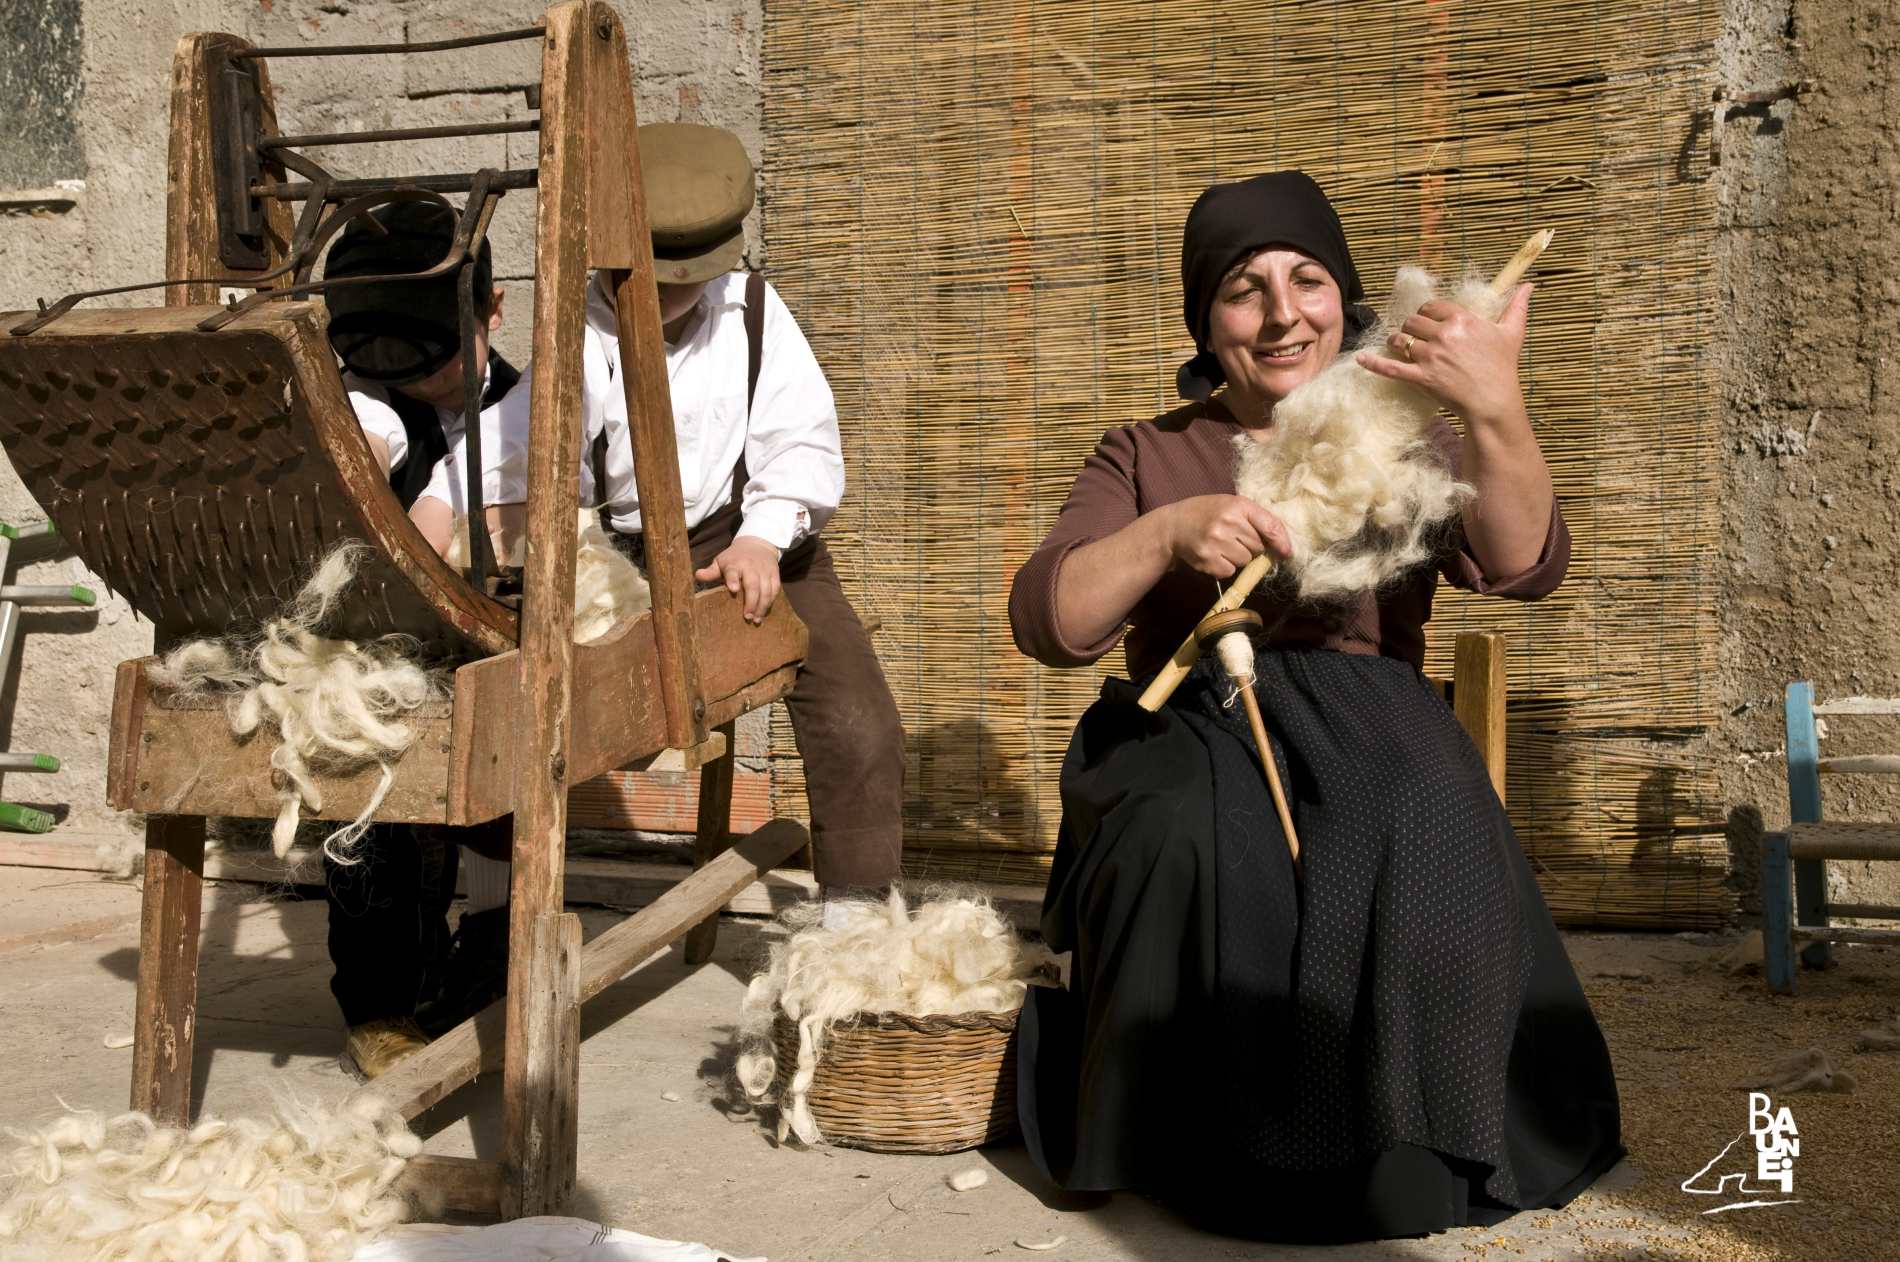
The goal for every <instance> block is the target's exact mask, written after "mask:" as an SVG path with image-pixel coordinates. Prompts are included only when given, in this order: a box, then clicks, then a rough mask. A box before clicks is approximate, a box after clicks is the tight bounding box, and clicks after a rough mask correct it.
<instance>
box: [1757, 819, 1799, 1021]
mask: <svg viewBox="0 0 1900 1262" xmlns="http://www.w3.org/2000/svg"><path fill="white" fill-rule="evenodd" d="M1788 878H1789V873H1788V834H1787V833H1769V834H1768V835H1767V836H1765V837H1763V838H1762V845H1761V940H1762V961H1761V968H1762V975H1763V976H1764V977H1765V978H1767V980H1768V989H1769V990H1770V991H1771V992H1772V993H1774V994H1777V995H1792V994H1793V993H1794V974H1795V967H1794V908H1793V907H1792V906H1791V905H1790V899H1791V898H1792V893H1791V891H1790V890H1789V888H1788Z"/></svg>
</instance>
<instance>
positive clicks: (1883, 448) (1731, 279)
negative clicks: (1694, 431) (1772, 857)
mask: <svg viewBox="0 0 1900 1262" xmlns="http://www.w3.org/2000/svg"><path fill="white" fill-rule="evenodd" d="M1728 9H1729V11H1728V23H1727V31H1726V33H1725V38H1724V41H1723V46H1722V50H1721V59H1722V62H1721V64H1722V71H1723V82H1724V83H1725V84H1726V85H1727V86H1728V88H1729V90H1730V91H1731V92H1733V93H1746V92H1752V91H1758V90H1762V89H1772V88H1779V87H1782V86H1784V85H1791V84H1796V83H1800V82H1802V81H1804V80H1805V81H1810V82H1811V83H1812V88H1811V90H1809V91H1807V92H1806V93H1805V94H1803V95H1800V96H1799V97H1797V98H1796V99H1794V100H1791V101H1784V102H1781V103H1778V104H1775V105H1772V106H1769V107H1766V108H1760V109H1753V110H1748V111H1744V112H1739V113H1736V114H1733V115H1731V120H1730V121H1729V122H1728V123H1727V124H1726V126H1725V127H1724V129H1723V134H1722V136H1721V143H1722V153H1723V161H1722V164H1721V166H1720V167H1719V168H1717V175H1716V178H1718V179H1720V180H1721V181H1722V198H1721V200H1722V205H1723V208H1724V209H1723V214H1722V219H1721V222H1720V224H1719V229H1718V234H1717V238H1716V242H1717V244H1716V259H1715V263H1716V266H1717V267H1718V268H1719V269H1720V277H1721V285H1722V306H1723V309H1724V318H1723V320H1721V321H1720V322H1719V324H1718V328H1717V330H1716V331H1715V333H1716V336H1715V342H1714V350H1715V353H1716V355H1717V360H1716V366H1717V372H1718V375H1719V380H1720V382H1721V389H1722V391H1723V398H1724V404H1725V419H1726V426H1727V428H1726V433H1725V437H1726V439H1727V442H1726V451H1725V461H1726V466H1727V467H1726V469H1725V470H1724V472H1725V479H1724V482H1723V487H1722V495H1723V506H1722V507H1723V524H1724V530H1723V553H1722V557H1721V565H1720V569H1719V572H1720V574H1721V624H1722V652H1721V662H1722V686H1723V689H1724V696H1725V698H1726V702H1727V704H1726V707H1725V708H1726V710H1727V711H1728V718H1727V720H1726V721H1725V723H1724V725H1723V726H1722V728H1721V729H1720V730H1719V731H1718V732H1717V734H1716V738H1715V740H1714V742H1713V743H1712V746H1711V750H1710V754H1711V757H1713V758H1715V759H1716V760H1717V762H1718V765H1719V767H1720V769H1721V775H1720V782H1721V786H1722V791H1723V796H1724V798H1725V800H1726V802H1727V804H1728V805H1729V806H1730V808H1731V809H1732V811H1733V812H1735V814H1734V815H1733V816H1732V817H1731V818H1732V820H1733V821H1734V823H1735V824H1737V825H1739V827H1735V828H1733V829H1732V835H1733V836H1734V837H1735V840H1736V843H1737V858H1738V860H1740V862H1739V863H1738V873H1737V875H1738V878H1739V879H1738V885H1740V886H1741V888H1742V892H1743V894H1744V900H1743V901H1744V906H1745V907H1748V908H1750V909H1751V910H1752V906H1753V894H1754V891H1753V889H1752V888H1751V886H1752V881H1753V879H1754V875H1753V874H1754V867H1753V860H1754V855H1753V853H1752V851H1753V847H1754V840H1753V838H1754V834H1755V832H1756V829H1755V828H1753V827H1751V826H1750V825H1751V823H1752V821H1751V820H1750V819H1749V818H1748V816H1749V815H1750V813H1751V812H1753V811H1756V810H1759V812H1760V814H1761V816H1762V818H1763V821H1764V822H1765V824H1766V825H1767V826H1768V827H1770V828H1773V827H1776V826H1779V825H1780V824H1782V823H1785V822H1786V820H1787V818H1788V800H1787V788H1786V783H1787V782H1786V763H1785V750H1784V749H1783V739H1782V718H1781V698H1782V690H1783V688H1784V687H1785V686H1786V684H1787V682H1788V681H1789V680H1792V679H1808V680H1812V681H1813V683H1814V686H1815V690H1816V692H1817V694H1818V695H1819V696H1822V697H1830V696H1832V697H1839V696H1851V695H1873V696H1890V697H1891V696H1900V619H1897V618H1896V615H1897V614H1900V305H1894V300H1895V299H1896V298H1897V297H1900V230H1897V229H1896V226H1895V206H1896V201H1897V199H1900V141H1896V138H1895V136H1894V134H1893V132H1892V130H1891V126H1890V119H1891V117H1892V109H1893V107H1894V104H1895V98H1896V96H1900V56H1897V55H1896V54H1900V20H1896V17H1895V15H1894V14H1893V12H1892V11H1891V10H1890V9H1889V8H1888V6H1886V5H1884V4H1881V3H1876V2H1874V0H1849V2H1847V3H1839V4H1837V3H1828V2H1819V0H1792V2H1791V0H1730V3H1729V6H1728ZM1831 727H1832V730H1831V731H1829V732H1827V734H1826V736H1825V738H1824V741H1823V744H1822V752H1823V754H1824V755H1826V754H1848V753H1873V752H1900V724H1895V723H1894V722H1892V721H1890V720H1869V719H1851V718H1850V719H1838V718H1837V719H1835V720H1832V721H1831ZM1824 790H1825V805H1826V810H1827V814H1828V816H1829V817H1830V818H1840V819H1900V793H1896V792H1895V790H1894V787H1893V785H1892V783H1891V782H1890V781H1888V780H1884V779H1880V778H1872V777H1851V776H1850V777H1840V778H1833V777H1830V778H1829V780H1828V781H1827V783H1825V785H1824ZM1830 866H1831V869H1832V872H1833V878H1834V879H1833V890H1834V894H1835V896H1836V897H1840V898H1845V899H1849V900H1851V901H1886V902H1890V903H1893V902H1900V872H1894V871H1893V868H1894V867H1895V865H1891V864H1889V865H1877V864H1868V863H1835V864H1832V865H1830Z"/></svg>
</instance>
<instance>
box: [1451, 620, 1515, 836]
mask: <svg viewBox="0 0 1900 1262" xmlns="http://www.w3.org/2000/svg"><path fill="white" fill-rule="evenodd" d="M1451 680H1452V684H1451V687H1452V693H1451V698H1452V702H1451V708H1452V713H1453V714H1456V715H1457V716H1458V722H1459V723H1461V724H1463V725H1464V729H1465V732H1466V734H1467V735H1469V736H1470V737H1471V743H1472V744H1473V745H1476V746H1477V747H1478V754H1479V756H1480V757H1482V758H1483V759H1484V765H1485V768H1486V769H1487V770H1489V771H1490V773H1491V787H1492V788H1493V789H1495V790H1497V795H1498V801H1499V802H1502V801H1504V750H1505V705H1504V702H1505V694H1506V691H1507V690H1506V685H1505V679H1504V635H1503V633H1502V632H1498V631H1464V632H1460V633H1459V636H1458V639H1457V642H1456V647H1455V650H1454V654H1453V664H1452V672H1451Z"/></svg>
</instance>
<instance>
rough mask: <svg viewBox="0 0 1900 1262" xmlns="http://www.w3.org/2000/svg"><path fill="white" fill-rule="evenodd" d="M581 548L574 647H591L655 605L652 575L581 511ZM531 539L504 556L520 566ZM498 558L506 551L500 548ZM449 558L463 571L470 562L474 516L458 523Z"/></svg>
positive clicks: (521, 539) (593, 516) (520, 539)
mask: <svg viewBox="0 0 1900 1262" xmlns="http://www.w3.org/2000/svg"><path fill="white" fill-rule="evenodd" d="M579 536H580V546H579V548H578V549H577V550H576V552H575V554H574V643H576V644H591V643H593V642H594V641H595V640H598V639H600V638H601V637H602V636H604V635H606V634H607V633H608V632H609V631H612V630H613V629H614V628H615V627H616V626H618V625H619V623H620V620H621V619H622V618H632V617H636V616H638V615H639V614H643V613H645V612H646V611H647V610H649V609H651V608H652V607H653V593H652V589H651V588H649V587H648V586H647V576H646V575H645V574H643V573H641V572H640V567H639V566H637V565H635V564H634V563H633V562H632V560H630V559H629V558H628V556H627V554H626V553H624V552H622V551H621V550H620V549H619V548H616V547H615V546H614V542H613V539H612V538H611V537H609V535H608V534H607V532H606V530H604V529H603V528H602V527H601V524H600V514H599V513H597V512H596V511H595V510H593V509H591V508H583V509H581V510H580V521H579ZM527 546H528V541H527V539H526V537H525V536H517V537H516V538H515V539H514V541H513V546H512V547H510V548H508V549H507V555H506V556H505V557H504V558H503V563H504V564H506V565H514V566H519V565H521V564H522V563H523V562H524V561H525V560H526V556H527ZM496 551H497V555H500V554H501V551H502V550H501V549H499V548H498V549H497V550H496ZM444 559H445V560H447V561H448V563H449V564H450V565H452V566H455V567H457V568H458V569H459V568H461V567H463V566H466V565H467V564H468V518H466V517H457V518H456V519H455V533H454V535H453V536H452V537H451V540H450V543H449V550H448V552H447V553H446V554H444Z"/></svg>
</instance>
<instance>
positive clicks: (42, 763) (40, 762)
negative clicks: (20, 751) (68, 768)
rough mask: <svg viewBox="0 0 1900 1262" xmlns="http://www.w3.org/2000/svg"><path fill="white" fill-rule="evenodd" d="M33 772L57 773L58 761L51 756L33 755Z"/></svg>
mask: <svg viewBox="0 0 1900 1262" xmlns="http://www.w3.org/2000/svg"><path fill="white" fill-rule="evenodd" d="M33 770H35V771H58V770H59V759H58V758H56V757H54V756H53V755H52V754H34V755H33Z"/></svg>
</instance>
